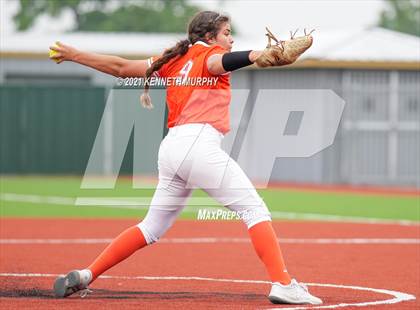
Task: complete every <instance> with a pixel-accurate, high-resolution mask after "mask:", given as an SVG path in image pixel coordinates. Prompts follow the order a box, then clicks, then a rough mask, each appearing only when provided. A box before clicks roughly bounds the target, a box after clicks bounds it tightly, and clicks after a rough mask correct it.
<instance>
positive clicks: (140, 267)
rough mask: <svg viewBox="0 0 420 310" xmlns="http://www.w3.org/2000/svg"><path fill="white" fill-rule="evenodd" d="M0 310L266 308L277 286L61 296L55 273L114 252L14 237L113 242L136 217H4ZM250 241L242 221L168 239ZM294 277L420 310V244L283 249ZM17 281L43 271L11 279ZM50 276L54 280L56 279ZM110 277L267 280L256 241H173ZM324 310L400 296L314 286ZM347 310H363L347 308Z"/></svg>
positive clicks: (398, 232)
mask: <svg viewBox="0 0 420 310" xmlns="http://www.w3.org/2000/svg"><path fill="white" fill-rule="evenodd" d="M0 224H1V225H0V236H1V239H2V243H0V273H1V276H0V290H1V292H0V307H1V308H2V309H28V308H31V309H57V308H59V309H77V308H82V307H83V308H86V309H94V310H95V309H134V308H135V309H168V308H170V309H267V308H273V307H276V308H281V307H283V308H284V307H291V306H290V305H289V306H278V305H272V304H270V303H269V301H268V300H267V298H266V295H267V293H268V291H269V288H270V286H269V284H264V283H263V284H260V283H232V282H217V281H203V280H192V279H184V280H182V279H177V280H168V279H154V280H146V279H132V278H131V279H121V278H120V279H118V278H111V279H101V278H99V279H98V280H96V281H95V282H94V283H93V284H92V285H91V289H92V290H93V294H92V295H90V296H89V297H87V298H85V299H81V298H80V297H79V296H77V295H76V296H71V297H69V298H66V299H55V298H54V297H53V294H52V291H51V287H52V283H53V281H54V278H55V275H56V274H62V273H66V272H67V271H69V270H72V269H75V268H83V267H85V266H87V265H88V264H89V263H90V262H91V261H92V260H93V259H94V258H95V257H96V255H97V254H99V253H100V251H101V250H102V249H103V248H104V247H105V246H106V244H105V243H98V244H67V243H66V244H33V243H30V244H7V243H5V242H6V241H7V240H9V241H10V239H77V238H113V237H114V236H116V235H117V234H118V233H120V232H121V231H122V230H124V229H125V228H127V227H129V226H131V225H134V224H136V221H135V220H134V221H133V220H106V219H95V220H81V219H1V222H0ZM274 227H275V229H276V232H277V234H278V237H279V238H310V239H312V238H411V239H413V238H415V239H419V238H420V226H399V225H384V224H378V225H372V224H350V223H325V222H288V221H277V222H275V223H274ZM198 237H237V238H247V237H248V236H247V231H246V229H245V227H244V225H243V224H242V223H240V222H233V221H232V222H227V221H226V222H216V221H213V222H198V221H178V222H176V223H175V225H174V226H173V227H172V229H171V230H170V231H169V232H168V233H167V234H166V235H165V237H164V238H165V239H168V238H198ZM281 247H282V250H283V254H284V256H285V260H286V262H287V265H288V270H289V272H290V273H291V274H292V276H294V277H296V278H297V279H298V280H300V281H302V282H310V283H320V284H338V285H354V286H362V287H368V288H377V289H387V290H394V291H399V292H404V293H408V294H412V295H414V296H416V298H417V299H416V300H413V301H404V302H400V303H396V304H391V305H378V306H365V307H362V308H364V309H419V308H420V302H419V296H420V282H419V281H420V280H419V279H420V268H419V264H418V263H419V261H420V245H419V244H418V243H417V244H416V243H415V244H297V243H285V244H282V245H281ZM6 273H10V274H21V275H24V274H34V273H37V274H42V275H43V276H42V277H35V276H20V277H17V276H6V275H5V274H6ZM48 275H51V276H48ZM106 275H109V276H125V277H136V276H140V277H144V276H151V277H165V276H175V277H193V276H194V277H202V278H213V279H240V280H262V281H267V280H268V278H267V275H266V273H265V270H264V268H263V265H262V263H260V261H259V259H258V258H257V256H256V255H255V253H254V251H253V248H252V245H251V243H248V242H240V243H232V242H220V243H179V244H176V243H168V242H162V243H157V244H154V245H151V246H149V247H146V248H145V249H142V250H140V251H139V252H137V253H136V254H134V255H133V256H132V257H130V258H129V259H127V260H126V261H124V262H122V263H121V264H119V265H118V266H115V267H114V268H112V269H111V270H109V271H108V272H107V273H106ZM310 290H311V292H313V293H314V294H315V295H319V296H320V297H321V298H322V299H323V300H324V304H325V305H337V304H342V303H362V302H370V301H380V300H386V299H391V298H392V296H390V295H386V294H383V293H376V292H371V291H357V290H352V289H345V288H331V287H319V286H310ZM345 309H360V307H346V308H345Z"/></svg>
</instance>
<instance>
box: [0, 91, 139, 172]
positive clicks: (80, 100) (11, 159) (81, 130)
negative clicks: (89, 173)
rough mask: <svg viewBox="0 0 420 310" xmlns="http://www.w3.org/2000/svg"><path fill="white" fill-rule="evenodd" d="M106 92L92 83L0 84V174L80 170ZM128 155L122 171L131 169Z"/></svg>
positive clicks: (89, 146) (84, 165)
mask: <svg viewBox="0 0 420 310" xmlns="http://www.w3.org/2000/svg"><path fill="white" fill-rule="evenodd" d="M105 94H106V89H105V88H101V87H92V86H89V87H80V86H54V87H51V86H20V85H16V86H15V85H0V139H1V144H0V147H1V148H0V173H6V174H21V173H41V174H42V173H70V174H81V173H83V172H84V170H85V168H86V164H87V162H88V159H89V155H90V152H91V149H92V145H93V142H94V140H95V137H96V133H97V130H98V127H99V124H100V121H101V117H102V114H103V111H104V107H105ZM131 144H132V143H131V141H130V144H129V146H128V148H127V150H130V149H132V146H131ZM127 154H131V152H128V151H127V153H126V158H125V159H124V162H123V166H122V167H121V172H122V173H125V172H129V171H131V161H132V160H131V158H127V157H130V156H128V155H127ZM131 157H132V156H131Z"/></svg>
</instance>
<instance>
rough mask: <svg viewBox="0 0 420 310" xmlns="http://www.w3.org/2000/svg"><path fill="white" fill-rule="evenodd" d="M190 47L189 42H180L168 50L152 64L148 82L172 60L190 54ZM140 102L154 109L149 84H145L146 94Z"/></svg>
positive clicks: (141, 97)
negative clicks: (154, 73)
mask: <svg viewBox="0 0 420 310" xmlns="http://www.w3.org/2000/svg"><path fill="white" fill-rule="evenodd" d="M189 45H190V41H189V40H182V41H179V42H178V43H177V44H176V45H175V46H174V47H172V48H169V49H167V50H166V51H165V52H164V53H163V55H162V57H160V58H159V59H158V60H156V61H155V62H153V63H152V65H151V66H150V67H149V68H148V69H147V70H146V81H147V79H148V78H149V77H151V76H152V74H153V72H155V71H158V70H159V69H160V68H162V66H163V65H164V64H166V63H167V62H168V61H169V60H171V59H172V58H174V57H176V56H179V55H181V56H182V55H185V54H186V53H187V52H188V46H189ZM140 102H141V104H142V105H143V107H145V108H147V109H151V108H153V104H152V98H150V95H149V83H147V82H146V83H145V84H144V92H143V94H142V95H141V96H140Z"/></svg>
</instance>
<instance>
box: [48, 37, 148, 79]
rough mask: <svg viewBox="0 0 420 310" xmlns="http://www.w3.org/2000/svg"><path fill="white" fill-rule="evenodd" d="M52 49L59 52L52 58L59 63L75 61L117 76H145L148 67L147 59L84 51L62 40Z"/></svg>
mask: <svg viewBox="0 0 420 310" xmlns="http://www.w3.org/2000/svg"><path fill="white" fill-rule="evenodd" d="M50 49H52V50H54V51H56V52H57V53H56V54H55V55H52V56H50V58H51V59H54V60H55V61H56V62H57V63H58V64H59V63H61V62H63V61H73V62H77V63H79V64H81V65H85V66H87V67H90V68H93V69H95V70H98V71H101V72H104V73H107V74H110V75H113V76H117V77H144V76H145V75H146V70H147V68H148V64H147V60H128V59H125V58H121V57H118V56H112V55H102V54H95V53H90V52H83V51H79V50H77V49H75V48H73V47H71V46H68V45H65V44H62V43H60V42H57V46H51V47H50Z"/></svg>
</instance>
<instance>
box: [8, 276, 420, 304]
mask: <svg viewBox="0 0 420 310" xmlns="http://www.w3.org/2000/svg"><path fill="white" fill-rule="evenodd" d="M57 276H60V275H59V274H42V273H0V277H42V278H51V277H57ZM99 278H101V279H119V280H157V281H159V280H160V281H174V280H175V281H180V280H181V281H182V280H184V281H211V282H228V283H248V284H270V282H268V281H261V280H238V279H216V278H206V277H185V276H184V277H178V276H162V277H151V276H132V277H129V276H100V277H99ZM306 285H308V286H318V287H330V288H339V289H350V290H358V291H368V292H374V293H379V294H385V295H391V296H393V298H391V299H385V300H375V301H368V302H360V303H340V304H335V305H325V306H297V307H288V308H270V309H282V310H284V309H289V310H292V309H293V310H295V309H334V308H344V307H365V306H377V305H387V304H396V303H399V302H403V301H409V300H415V299H416V297H415V296H414V295H411V294H407V293H403V292H398V291H392V290H387V289H377V288H371V287H363V286H354V285H341V284H323V283H306Z"/></svg>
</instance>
